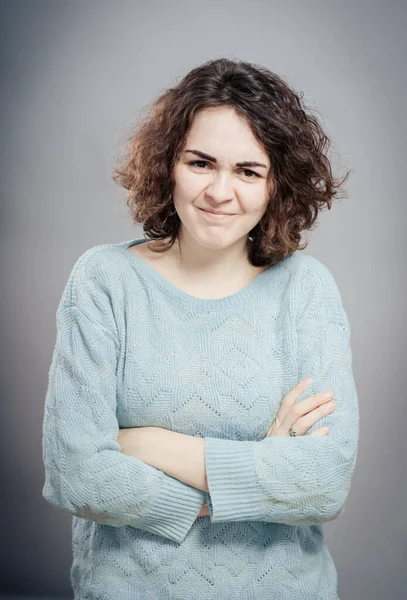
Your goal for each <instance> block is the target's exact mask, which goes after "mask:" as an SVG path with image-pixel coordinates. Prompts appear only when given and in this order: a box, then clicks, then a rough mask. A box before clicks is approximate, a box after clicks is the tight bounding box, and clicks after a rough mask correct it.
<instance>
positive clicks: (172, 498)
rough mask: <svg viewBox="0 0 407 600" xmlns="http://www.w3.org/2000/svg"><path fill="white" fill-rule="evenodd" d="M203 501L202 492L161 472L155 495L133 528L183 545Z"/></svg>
mask: <svg viewBox="0 0 407 600" xmlns="http://www.w3.org/2000/svg"><path fill="white" fill-rule="evenodd" d="M204 500H205V492H203V491H202V490H199V489H198V488H195V487H193V486H190V485H188V484H186V483H184V482H183V481H179V480H178V479H175V478H174V477H171V475H167V474H166V473H164V472H162V478H161V483H160V485H159V491H158V492H157V494H156V496H155V498H154V500H153V502H152V504H151V506H150V508H149V510H148V512H147V513H146V514H145V515H143V517H142V518H141V519H139V521H138V523H137V526H138V527H141V528H142V529H146V530H147V531H149V532H151V533H156V534H158V535H161V536H164V537H167V538H170V539H172V540H174V541H175V542H178V543H181V542H183V541H184V539H185V537H186V535H187V533H188V532H189V530H190V529H191V527H192V525H193V524H194V522H195V519H196V518H197V516H198V514H199V512H200V510H201V508H202V504H203V502H204Z"/></svg>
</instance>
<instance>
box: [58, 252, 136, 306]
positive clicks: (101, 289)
mask: <svg viewBox="0 0 407 600" xmlns="http://www.w3.org/2000/svg"><path fill="white" fill-rule="evenodd" d="M123 258H124V257H123V255H122V253H121V252H120V251H119V250H118V244H99V245H97V246H92V247H91V248H88V249H87V250H85V251H84V252H82V254H80V255H79V257H78V258H77V259H76V260H75V262H74V264H73V266H72V268H71V271H70V273H69V275H68V278H67V282H66V285H65V289H64V291H63V294H62V298H61V302H60V308H62V307H63V308H67V307H74V306H75V307H77V308H80V309H81V308H82V309H83V308H86V305H87V304H88V303H91V302H97V301H98V298H100V299H102V298H103V297H105V298H106V299H108V298H111V297H112V296H114V294H115V292H116V290H118V288H119V286H117V285H115V280H116V279H118V278H119V274H120V273H121V271H122V266H123V264H125V263H124V262H123Z"/></svg>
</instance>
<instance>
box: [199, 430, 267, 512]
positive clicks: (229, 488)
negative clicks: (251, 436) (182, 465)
mask: <svg viewBox="0 0 407 600" xmlns="http://www.w3.org/2000/svg"><path fill="white" fill-rule="evenodd" d="M256 443H257V442H252V441H237V440H225V439H219V438H213V437H205V468H206V478H207V482H208V490H209V494H208V495H207V504H208V508H209V513H210V517H211V521H212V523H218V522H221V521H260V520H261V519H262V517H263V516H264V515H263V512H262V510H261V503H260V495H259V488H258V484H257V480H256V473H255V461H254V445H255V444H256Z"/></svg>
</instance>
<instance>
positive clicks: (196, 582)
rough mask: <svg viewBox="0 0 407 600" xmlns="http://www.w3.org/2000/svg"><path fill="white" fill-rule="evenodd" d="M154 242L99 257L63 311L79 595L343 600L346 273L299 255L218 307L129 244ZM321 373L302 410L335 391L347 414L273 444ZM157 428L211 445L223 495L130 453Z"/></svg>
mask: <svg viewBox="0 0 407 600" xmlns="http://www.w3.org/2000/svg"><path fill="white" fill-rule="evenodd" d="M145 241H146V239H143V238H141V239H140V238H139V239H136V240H127V241H125V242H119V243H108V244H102V245H98V246H94V247H91V248H89V249H87V250H85V251H84V252H83V253H82V254H81V255H80V256H79V258H78V259H77V260H76V262H75V264H74V265H73V268H72V270H71V272H70V274H69V276H68V280H67V283H66V286H65V289H64V290H63V293H62V297H61V299H60V302H59V306H58V309H57V313H56V329H57V334H56V343H55V347H54V351H53V355H52V361H51V366H50V369H49V375H48V388H47V391H46V397H45V409H44V420H43V438H42V439H43V443H42V448H43V461H44V466H45V483H44V486H43V490H42V496H43V498H44V499H45V500H46V501H47V502H49V503H50V504H52V505H53V507H57V509H59V510H62V511H64V512H65V513H69V514H70V515H71V516H72V566H71V570H70V578H71V584H72V588H73V591H74V598H75V600H85V599H86V600H102V599H103V600H133V599H134V600H135V599H137V600H170V599H171V600H197V599H200V600H209V599H211V600H266V599H267V600H269V599H276V600H306V599H309V600H311V599H312V600H337V599H338V598H339V596H338V591H337V583H338V577H337V571H336V568H335V564H334V561H333V559H332V556H331V554H330V552H329V550H328V548H327V544H326V541H325V536H324V529H323V524H324V523H326V522H328V521H332V520H333V519H336V518H338V517H339V516H341V515H342V514H343V512H344V508H345V500H346V498H347V496H348V493H349V489H350V484H351V478H352V474H353V471H354V467H355V462H356V456H357V447H358V436H359V410H358V396H357V391H356V387H355V381H354V377H353V373H352V352H351V346H350V326H349V320H348V318H347V315H346V312H345V310H344V306H343V302H342V299H341V295H340V292H339V290H338V287H337V285H336V283H335V280H334V277H333V275H332V273H331V272H330V271H329V269H328V267H326V266H325V265H324V264H323V263H322V262H321V261H320V260H318V259H317V258H316V257H313V256H311V255H305V254H303V253H302V252H299V251H296V252H294V253H293V254H291V255H290V256H288V257H287V258H285V259H284V260H282V261H281V262H279V263H278V264H276V265H274V266H270V267H268V268H267V269H266V270H265V271H263V272H261V273H260V274H259V275H257V276H256V277H255V278H254V279H253V280H252V281H251V282H250V283H249V284H248V285H246V286H245V287H244V288H242V289H240V290H239V291H237V292H236V293H233V294H232V295H229V296H226V297H221V298H215V299H203V298H198V297H195V296H192V295H190V294H188V293H186V292H185V291H183V290H181V289H179V288H178V287H176V286H175V285H173V284H172V283H171V282H170V281H169V280H168V279H167V278H166V277H164V276H163V275H161V274H160V273H159V272H158V271H156V270H155V269H154V268H153V267H152V266H151V265H150V264H149V263H147V261H145V260H144V259H143V258H141V257H139V256H137V255H135V254H134V253H132V252H130V251H129V250H128V248H129V247H130V246H133V245H135V244H140V243H143V242H145ZM308 376H310V377H312V378H313V381H312V383H311V385H310V386H309V387H308V388H307V389H306V391H305V392H303V394H302V395H301V396H299V397H298V399H297V400H296V402H301V401H302V400H304V399H305V398H307V397H310V396H311V395H313V394H316V393H317V392H321V391H324V390H332V391H333V392H334V397H335V400H336V403H337V404H336V409H335V410H334V411H333V412H331V413H330V414H328V415H326V416H323V417H321V418H320V419H319V420H318V421H317V422H316V423H315V424H314V425H313V426H312V427H311V428H310V429H309V430H308V431H307V434H304V435H297V436H296V437H290V436H287V437H284V436H271V437H266V434H267V432H268V430H269V428H270V426H271V424H272V422H273V419H274V418H275V417H276V415H277V413H278V410H279V408H280V405H281V402H282V399H283V397H284V396H285V395H286V394H287V393H288V392H289V391H290V390H292V389H293V388H294V386H295V385H297V384H298V383H299V382H300V381H301V380H303V379H305V378H306V377H308ZM323 425H327V426H328V427H329V433H328V434H327V435H325V436H310V435H308V434H309V433H311V432H312V431H313V430H315V429H319V428H320V427H322V426H323ZM147 426H148V427H161V428H166V429H168V430H171V431H177V432H180V433H183V434H187V435H191V436H200V437H201V438H204V443H205V469H206V476H207V482H208V489H209V492H205V491H203V490H200V489H198V488H195V487H192V486H190V485H187V484H186V483H184V482H182V481H180V480H178V479H176V478H175V477H171V476H170V475H168V474H166V473H165V472H163V471H161V470H159V469H156V468H154V467H152V466H151V465H149V464H147V463H145V462H143V461H141V460H139V459H138V458H136V457H133V456H130V455H126V454H124V453H123V452H121V447H120V445H119V443H118V441H117V436H118V433H119V428H127V427H147ZM205 498H206V501H207V504H208V507H209V512H210V516H200V517H198V513H199V512H200V509H201V507H202V504H203V502H204V500H205Z"/></svg>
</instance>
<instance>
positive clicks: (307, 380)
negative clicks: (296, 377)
mask: <svg viewBox="0 0 407 600" xmlns="http://www.w3.org/2000/svg"><path fill="white" fill-rule="evenodd" d="M311 382H312V377H307V378H306V380H305V384H306V385H309V384H310V383H311Z"/></svg>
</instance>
